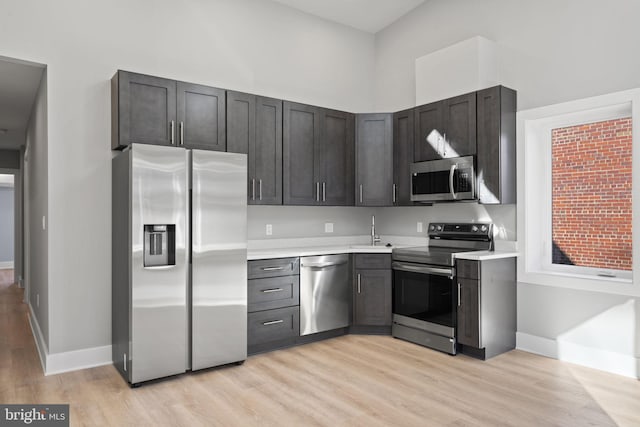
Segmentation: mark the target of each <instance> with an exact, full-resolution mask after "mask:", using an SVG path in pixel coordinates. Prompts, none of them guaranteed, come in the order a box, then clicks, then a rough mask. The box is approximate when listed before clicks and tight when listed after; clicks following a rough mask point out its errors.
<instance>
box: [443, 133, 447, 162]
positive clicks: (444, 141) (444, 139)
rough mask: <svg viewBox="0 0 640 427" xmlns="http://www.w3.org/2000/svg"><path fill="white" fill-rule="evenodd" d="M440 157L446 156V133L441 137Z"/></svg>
mask: <svg viewBox="0 0 640 427" xmlns="http://www.w3.org/2000/svg"><path fill="white" fill-rule="evenodd" d="M442 157H447V134H446V133H445V134H444V136H443V137H442Z"/></svg>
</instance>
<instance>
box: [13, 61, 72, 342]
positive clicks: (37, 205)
mask: <svg viewBox="0 0 640 427" xmlns="http://www.w3.org/2000/svg"><path fill="white" fill-rule="evenodd" d="M26 135H27V137H26V155H25V157H24V194H25V195H26V196H25V200H24V202H25V209H24V218H25V224H24V226H25V237H24V239H25V240H24V250H25V254H26V256H25V265H24V269H25V281H26V288H27V297H28V303H29V304H30V305H31V308H32V309H33V312H34V314H35V317H36V321H37V323H38V326H39V328H40V330H41V331H42V335H43V339H44V344H45V346H49V339H50V334H49V332H50V318H49V315H50V313H51V310H50V308H49V296H50V295H51V293H50V288H49V286H50V277H49V254H50V252H49V248H50V246H49V243H50V239H49V231H48V230H49V222H48V221H49V218H48V211H49V200H50V199H49V193H48V183H49V164H48V155H49V144H48V133H47V71H46V70H45V71H44V73H43V74H42V80H41V82H40V87H39V89H38V93H37V95H36V99H35V101H34V105H33V109H32V110H31V117H30V119H29V123H28V124H27V132H26ZM43 216H44V217H45V222H46V224H45V225H46V229H45V230H43V229H42V217H43ZM60 249H61V250H62V251H64V250H66V249H65V248H64V246H60ZM68 262H71V259H69V261H68Z"/></svg>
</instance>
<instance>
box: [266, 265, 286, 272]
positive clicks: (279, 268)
mask: <svg viewBox="0 0 640 427" xmlns="http://www.w3.org/2000/svg"><path fill="white" fill-rule="evenodd" d="M280 270H284V267H282V266H280V267H262V271H280Z"/></svg>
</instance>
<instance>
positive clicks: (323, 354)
mask: <svg viewBox="0 0 640 427" xmlns="http://www.w3.org/2000/svg"><path fill="white" fill-rule="evenodd" d="M21 300H22V291H21V290H20V289H19V288H18V287H17V286H15V285H11V286H8V285H6V284H5V285H0V403H48V404H51V403H70V405H71V424H72V425H86V426H101V425H114V426H116V425H117V426H121V425H131V426H146V425H150V426H152V425H167V426H499V425H512V426H571V427H572V426H614V425H621V426H638V425H640V382H638V381H636V380H633V379H629V378H624V377H619V376H616V375H612V374H607V373H603V372H599V371H595V370H591V369H587V368H583V367H579V366H575V365H571V364H567V363H563V362H559V361H556V360H552V359H547V358H543V357H539V356H535V355H532V354H529V353H525V352H521V351H512V352H510V353H507V354H504V355H501V356H498V357H496V358H494V359H492V360H489V361H486V362H481V361H478V360H474V359H471V358H468V357H465V356H460V355H459V356H455V357H452V356H448V355H446V354H442V353H438V352H435V351H432V350H428V349H426V348H423V347H420V346H417V345H413V344H410V343H407V342H403V341H400V340H394V339H393V338H390V337H383V336H356V335H350V336H345V337H340V338H336V339H332V340H328V341H323V342H319V343H314V344H309V345H305V346H301V347H296V348H291V349H288V350H281V351H275V352H271V353H268V354H263V355H259V356H253V357H250V358H249V359H248V360H247V361H246V363H245V364H244V365H242V366H233V367H227V368H221V369H213V370H208V371H205V372H198V373H192V374H187V375H182V376H178V377H174V378H170V379H167V380H163V381H157V382H152V383H149V384H145V385H143V386H142V387H140V388H137V389H131V388H129V387H128V386H127V385H126V384H125V382H124V381H123V380H122V378H121V377H120V376H119V375H118V373H117V372H116V370H115V369H114V368H113V367H112V366H103V367H99V368H93V369H87V370H83V371H78V372H71V373H66V374H60V375H53V376H49V377H45V376H43V374H42V369H41V367H40V362H39V360H38V356H37V354H36V350H35V346H34V343H33V338H32V336H31V331H30V329H29V325H28V320H27V309H26V307H25V305H24V304H22V303H21ZM158 333H161V332H160V331H159V332H158Z"/></svg>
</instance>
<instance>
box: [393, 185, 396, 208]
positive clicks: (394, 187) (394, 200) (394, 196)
mask: <svg viewBox="0 0 640 427" xmlns="http://www.w3.org/2000/svg"><path fill="white" fill-rule="evenodd" d="M395 202H396V185H395V184H393V203H395Z"/></svg>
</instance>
